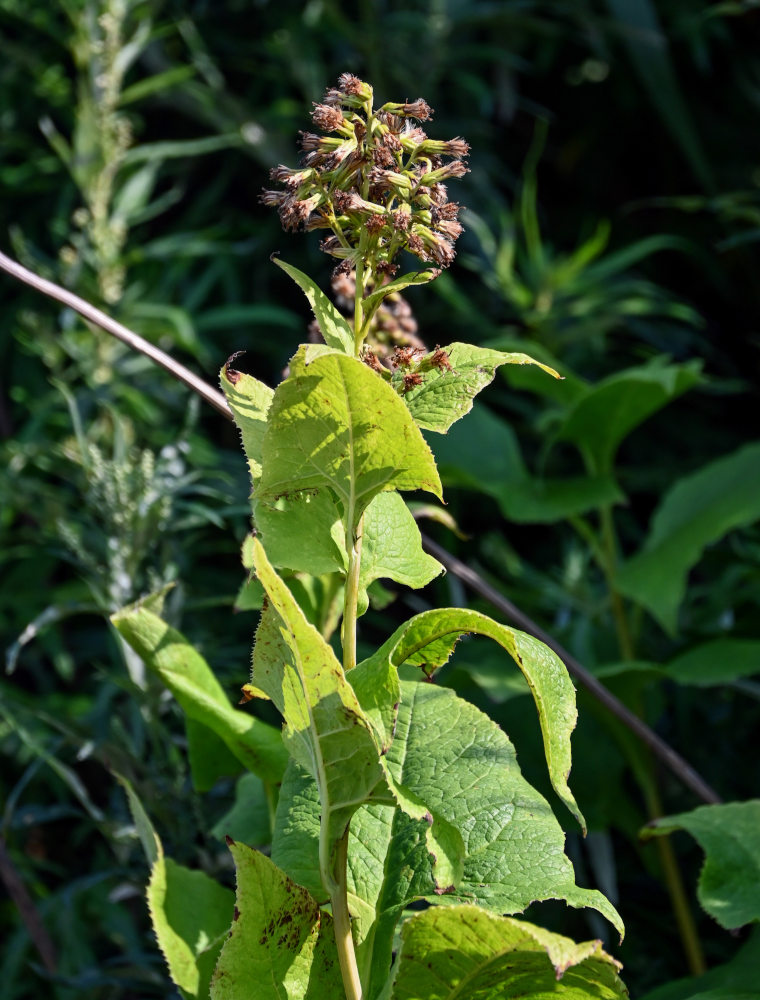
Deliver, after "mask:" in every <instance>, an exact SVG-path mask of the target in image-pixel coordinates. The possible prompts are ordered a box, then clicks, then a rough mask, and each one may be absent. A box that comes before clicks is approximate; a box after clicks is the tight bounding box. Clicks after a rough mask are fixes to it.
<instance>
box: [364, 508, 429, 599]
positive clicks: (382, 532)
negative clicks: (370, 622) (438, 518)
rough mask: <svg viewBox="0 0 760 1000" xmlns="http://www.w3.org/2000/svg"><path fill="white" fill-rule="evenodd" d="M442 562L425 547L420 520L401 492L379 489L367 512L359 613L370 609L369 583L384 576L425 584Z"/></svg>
mask: <svg viewBox="0 0 760 1000" xmlns="http://www.w3.org/2000/svg"><path fill="white" fill-rule="evenodd" d="M442 572H443V566H442V565H441V564H440V563H439V562H438V560H437V559H434V558H433V557H432V556H430V555H428V554H427V552H425V551H424V549H423V548H422V537H421V535H420V530H419V528H418V527H417V522H416V521H415V520H414V518H413V517H412V515H411V513H410V511H409V508H408V507H407V506H406V504H405V503H404V501H403V499H402V498H401V497H400V496H399V494H398V493H395V492H392V493H388V492H386V493H379V494H378V495H377V496H376V497H375V499H374V500H373V501H372V503H371V504H370V505H369V507H367V510H366V512H365V515H364V532H363V540H362V561H361V570H360V573H359V614H360V615H362V614H364V612H365V611H366V610H367V606H368V603H369V601H368V598H367V587H368V586H369V585H370V583H372V581H373V580H378V579H380V578H381V577H383V578H388V579H391V580H395V581H396V583H401V584H404V585H405V586H407V587H424V586H425V585H426V584H428V583H430V581H431V580H432V579H433V578H434V577H436V576H438V574H439V573H442Z"/></svg>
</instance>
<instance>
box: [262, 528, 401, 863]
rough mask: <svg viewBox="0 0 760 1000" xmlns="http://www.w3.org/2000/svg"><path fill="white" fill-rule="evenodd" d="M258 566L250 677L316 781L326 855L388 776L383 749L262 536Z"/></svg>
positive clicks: (292, 750) (292, 749) (295, 754)
mask: <svg viewBox="0 0 760 1000" xmlns="http://www.w3.org/2000/svg"><path fill="white" fill-rule="evenodd" d="M254 566H255V569H256V575H257V576H258V578H259V580H261V583H262V584H263V586H264V589H265V591H266V594H267V597H268V599H269V602H270V603H269V607H268V608H267V610H266V611H265V613H264V614H263V615H262V618H261V624H260V626H259V630H258V632H257V634H256V645H255V647H254V651H253V673H252V681H253V684H254V686H255V687H256V688H259V689H260V690H261V691H263V692H264V693H265V694H266V695H267V696H268V697H269V698H271V699H272V701H273V702H274V704H275V705H276V706H277V708H278V709H279V710H280V712H281V713H282V715H283V716H284V718H285V730H284V732H283V737H284V740H285V745H286V747H287V748H288V750H289V751H290V753H291V754H292V755H293V757H294V758H295V760H296V761H297V762H298V763H299V764H300V765H301V767H303V768H304V769H305V770H307V771H308V772H309V774H311V776H312V777H313V778H314V780H315V781H316V782H317V786H318V788H319V794H320V799H321V813H322V829H323V833H322V843H323V850H324V851H325V854H324V855H323V860H324V859H326V858H329V857H330V856H331V855H332V851H333V848H334V846H335V844H336V843H337V841H338V840H339V839H340V838H341V837H342V835H343V833H344V831H345V828H346V825H347V823H348V822H349V820H350V819H351V816H352V815H353V813H354V812H355V811H356V809H357V808H358V807H359V806H360V805H361V803H362V802H365V801H366V800H367V799H368V798H369V797H370V795H371V793H372V791H373V789H374V788H375V786H376V785H377V784H378V783H380V782H382V781H383V772H382V769H381V766H380V763H379V760H378V757H379V749H378V746H377V744H376V743H375V739H374V737H373V734H372V730H371V728H370V725H369V723H368V721H367V720H366V718H365V716H364V713H363V712H362V709H361V707H360V705H359V702H358V700H357V698H356V695H355V694H354V691H353V689H352V687H351V685H350V684H349V683H348V681H347V680H346V677H345V675H344V673H343V668H342V667H341V665H340V663H339V662H338V660H337V659H336V657H335V653H333V651H332V648H331V647H330V646H329V645H328V643H327V642H326V641H325V639H324V638H323V637H322V635H321V634H320V633H319V631H318V630H317V629H316V628H315V627H314V626H313V625H311V624H310V623H309V622H308V621H307V620H306V617H305V615H304V613H303V611H302V610H301V608H300V607H299V606H298V604H297V603H296V601H295V598H294V597H293V595H292V594H291V592H290V591H289V590H288V588H287V587H286V585H285V584H284V583H283V581H282V580H281V579H280V578H279V576H277V574H276V573H275V571H274V569H273V568H272V565H271V564H270V562H269V561H268V559H267V557H266V553H265V552H264V549H263V547H262V545H261V543H260V542H259V541H258V539H255V540H254ZM349 760H350V765H349V763H348V761H349Z"/></svg>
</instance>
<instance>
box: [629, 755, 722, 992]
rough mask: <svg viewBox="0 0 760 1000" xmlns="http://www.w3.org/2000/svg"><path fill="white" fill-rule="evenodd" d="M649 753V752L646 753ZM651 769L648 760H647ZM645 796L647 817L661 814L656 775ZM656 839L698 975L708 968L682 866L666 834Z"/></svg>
mask: <svg viewBox="0 0 760 1000" xmlns="http://www.w3.org/2000/svg"><path fill="white" fill-rule="evenodd" d="M647 757H648V755H647ZM648 763H649V765H650V770H651V760H649V761H648ZM643 790H644V797H645V799H646V806H647V812H648V813H649V818H650V819H656V818H658V817H660V816H662V815H663V814H664V811H665V810H664V809H663V806H662V801H661V799H660V792H659V789H658V788H657V779H656V778H655V777H654V776H652V780H651V781H649V782H647V783H646V785H645V786H644V789H643ZM654 839H655V840H656V842H657V853H658V855H659V858H660V867H661V868H662V875H663V879H664V880H665V887H666V888H667V891H668V895H669V896H670V905H671V906H672V907H673V914H674V916H675V918H676V924H677V926H678V933H679V936H680V938H681V945H682V947H683V950H684V954H685V956H686V961H687V963H688V966H689V972H690V973H691V975H692V976H701V975H702V973H703V972H706V971H707V963H706V962H705V956H704V952H703V951H702V943H701V941H700V940H699V933H698V931H697V925H696V923H695V921H694V916H693V914H692V912H691V906H690V905H689V899H688V897H687V895H686V890H685V889H684V884H683V878H682V877H681V870H680V868H679V867H678V860H677V859H676V855H675V851H674V850H673V845H672V843H671V842H670V838H669V837H655V838H654Z"/></svg>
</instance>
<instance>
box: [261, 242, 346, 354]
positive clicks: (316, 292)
mask: <svg viewBox="0 0 760 1000" xmlns="http://www.w3.org/2000/svg"><path fill="white" fill-rule="evenodd" d="M272 260H273V261H274V262H275V264H276V265H277V266H278V267H279V268H280V269H281V270H283V271H284V272H285V274H287V275H289V276H290V277H291V278H292V279H293V281H295V283H296V284H297V285H298V287H299V288H300V289H301V291H302V292H303V293H304V295H305V296H306V298H307V299H308V300H309V305H310V306H311V308H312V310H313V312H314V316H315V318H316V320H317V323H319V329H320V330H321V331H322V336H323V337H324V338H325V343H326V344H327V345H328V346H329V347H332V348H333V349H334V350H336V351H341V352H342V353H343V354H350V355H352V356H353V353H354V331H353V330H352V329H351V327H350V326H349V325H348V321H347V320H346V319H344V317H343V316H341V314H340V313H339V312H338V310H337V309H336V308H335V306H334V305H333V304H332V302H331V301H330V300H329V299H328V297H327V296H326V295H325V293H324V292H323V291H322V290H321V289H320V287H319V285H317V284H316V283H315V282H313V281H312V280H311V278H310V277H309V276H308V274H304V273H303V271H299V270H298V268H297V267H293V265H292V264H286V263H285V261H284V260H280V259H279V257H273V258H272Z"/></svg>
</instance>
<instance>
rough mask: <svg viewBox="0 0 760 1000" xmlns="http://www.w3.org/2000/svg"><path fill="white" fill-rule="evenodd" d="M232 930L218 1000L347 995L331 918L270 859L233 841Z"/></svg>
mask: <svg viewBox="0 0 760 1000" xmlns="http://www.w3.org/2000/svg"><path fill="white" fill-rule="evenodd" d="M229 847H230V851H231V852H232V856H233V858H234V859H235V869H236V871H237V892H236V897H235V914H234V919H233V921H232V929H231V930H230V934H229V937H228V938H227V940H226V941H225V943H224V947H223V949H222V953H221V955H220V957H219V963H218V965H217V967H216V971H215V972H214V977H213V980H212V983H211V1000H250V998H251V997H252V996H255V997H256V998H257V1000H327V998H328V997H335V998H336V1000H337V998H338V997H341V996H343V986H342V982H341V975H340V969H339V966H338V959H337V954H336V950H335V935H334V933H333V929H332V920H331V918H330V916H329V915H328V914H326V913H324V912H322V911H321V910H320V909H319V906H318V905H317V903H316V902H315V901H314V899H313V898H312V897H311V896H310V895H309V893H308V892H307V891H306V890H305V889H303V888H301V886H299V885H296V884H295V883H294V882H292V881H291V879H289V878H288V877H287V875H285V873H284V872H282V871H280V870H279V869H278V868H277V867H276V865H274V864H272V862H271V861H270V860H269V858H266V857H264V855H263V854H259V852H258V851H253V850H251V848H250V847H246V846H245V844H238V843H235V842H234V841H233V842H231V843H230V845H229Z"/></svg>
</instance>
